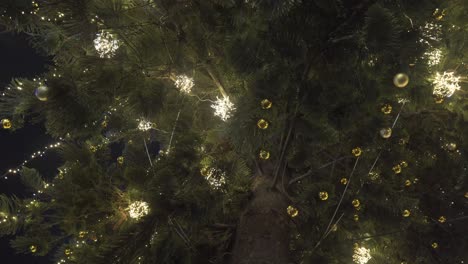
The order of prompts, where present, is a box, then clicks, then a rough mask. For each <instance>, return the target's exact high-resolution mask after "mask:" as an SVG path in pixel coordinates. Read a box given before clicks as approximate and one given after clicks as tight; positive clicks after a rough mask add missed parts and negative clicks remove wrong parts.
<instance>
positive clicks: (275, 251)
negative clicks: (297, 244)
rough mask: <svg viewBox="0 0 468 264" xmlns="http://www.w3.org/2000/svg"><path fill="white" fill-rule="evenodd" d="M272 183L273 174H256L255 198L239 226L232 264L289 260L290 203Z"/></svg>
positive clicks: (275, 263)
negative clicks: (287, 210)
mask: <svg viewBox="0 0 468 264" xmlns="http://www.w3.org/2000/svg"><path fill="white" fill-rule="evenodd" d="M271 184H272V177H271V176H257V177H256V180H255V182H254V184H253V188H252V191H253V198H252V199H251V200H250V202H249V204H248V205H247V208H246V210H245V211H244V213H243V214H242V216H241V218H240V221H239V224H238V227H237V232H236V240H235V242H234V248H233V251H232V258H231V264H288V263H289V221H290V220H289V217H288V215H287V212H286V208H287V206H288V203H287V200H286V199H285V197H284V196H283V195H282V194H281V193H280V192H278V191H277V190H275V189H271V188H270V186H271Z"/></svg>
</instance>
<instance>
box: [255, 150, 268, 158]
mask: <svg viewBox="0 0 468 264" xmlns="http://www.w3.org/2000/svg"><path fill="white" fill-rule="evenodd" d="M258 156H259V157H260V158H261V159H262V160H267V159H269V158H270V152H268V151H266V150H260V153H259V154H258Z"/></svg>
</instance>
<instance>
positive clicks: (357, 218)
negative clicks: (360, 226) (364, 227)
mask: <svg viewBox="0 0 468 264" xmlns="http://www.w3.org/2000/svg"><path fill="white" fill-rule="evenodd" d="M353 220H354V221H356V222H357V221H359V215H357V214H355V215H354V216H353Z"/></svg>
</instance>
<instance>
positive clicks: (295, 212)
mask: <svg viewBox="0 0 468 264" xmlns="http://www.w3.org/2000/svg"><path fill="white" fill-rule="evenodd" d="M286 211H287V212H288V215H289V216H290V217H293V218H294V217H296V216H297V215H298V214H299V210H297V209H296V208H295V207H293V206H291V205H290V206H288V208H287V209H286Z"/></svg>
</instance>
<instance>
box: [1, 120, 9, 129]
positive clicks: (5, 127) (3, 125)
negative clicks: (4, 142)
mask: <svg viewBox="0 0 468 264" xmlns="http://www.w3.org/2000/svg"><path fill="white" fill-rule="evenodd" d="M2 127H3V129H10V128H11V121H10V119H6V118H5V119H2Z"/></svg>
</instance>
